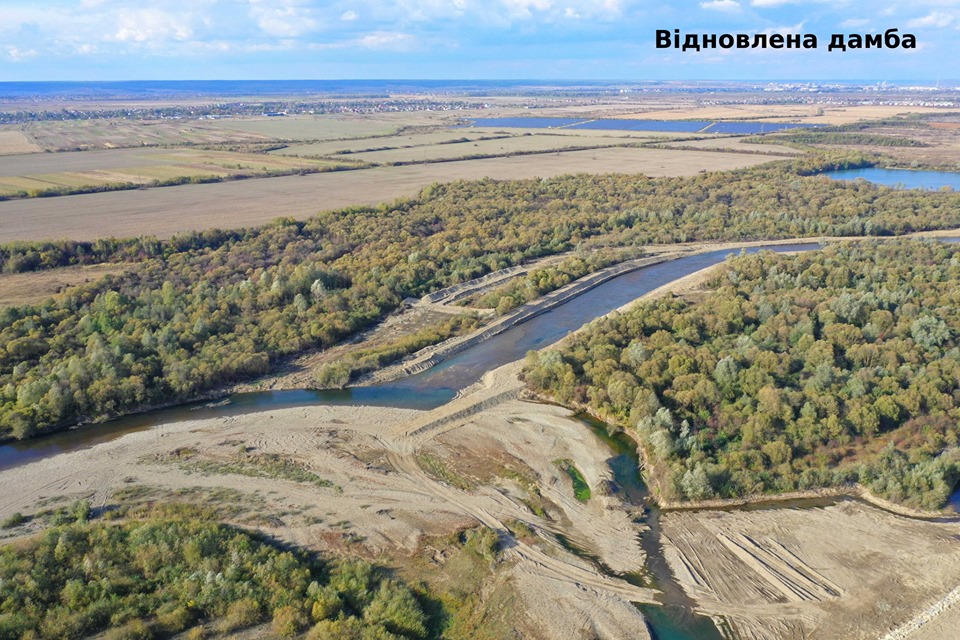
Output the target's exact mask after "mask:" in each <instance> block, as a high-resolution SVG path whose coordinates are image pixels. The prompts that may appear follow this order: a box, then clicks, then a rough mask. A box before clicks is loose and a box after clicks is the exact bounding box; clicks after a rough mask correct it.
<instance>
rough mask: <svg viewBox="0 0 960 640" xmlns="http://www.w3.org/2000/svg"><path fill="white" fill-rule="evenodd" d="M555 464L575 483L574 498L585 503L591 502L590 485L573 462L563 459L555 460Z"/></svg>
mask: <svg viewBox="0 0 960 640" xmlns="http://www.w3.org/2000/svg"><path fill="white" fill-rule="evenodd" d="M554 464H556V465H557V466H558V467H560V469H561V470H563V471H564V472H565V473H566V474H567V475H568V476H570V480H571V482H572V483H573V497H574V498H576V499H577V500H578V501H580V502H584V503H585V502H587V501H588V500H590V495H591V494H590V485H589V484H587V481H586V480H585V479H584V477H583V474H582V473H580V470H579V469H577V467H576V466H574V464H573V461H571V460H568V459H566V458H563V459H560V460H554Z"/></svg>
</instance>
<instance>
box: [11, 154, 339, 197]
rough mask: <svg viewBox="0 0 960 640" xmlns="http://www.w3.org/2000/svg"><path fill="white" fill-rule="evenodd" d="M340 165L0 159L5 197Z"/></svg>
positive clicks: (221, 159) (185, 158)
mask: <svg viewBox="0 0 960 640" xmlns="http://www.w3.org/2000/svg"><path fill="white" fill-rule="evenodd" d="M336 164H337V163H335V162H330V161H325V160H316V159H311V158H302V159H301V158H290V157H283V156H271V155H266V154H259V153H235V152H230V151H205V150H200V149H117V150H115V151H93V152H76V153H55V154H36V155H31V156H26V157H23V158H20V157H15V156H9V157H7V158H5V159H0V195H5V196H11V195H16V194H18V193H23V192H26V193H28V194H29V193H30V192H32V191H34V190H42V189H50V188H79V187H96V186H100V185H110V184H122V183H133V184H148V183H150V182H151V181H152V180H161V181H162V180H171V179H175V178H193V177H200V176H214V177H226V176H230V175H234V174H238V173H246V174H249V173H254V174H266V173H269V172H271V171H293V170H297V169H299V168H304V169H310V168H317V167H331V166H335V165H336ZM57 169H61V170H60V171H57ZM20 170H23V171H22V173H21V172H20Z"/></svg>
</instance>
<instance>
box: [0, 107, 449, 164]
mask: <svg viewBox="0 0 960 640" xmlns="http://www.w3.org/2000/svg"><path fill="white" fill-rule="evenodd" d="M454 119H455V118H454V117H452V116H444V117H441V116H440V115H438V114H423V115H420V114H377V115H373V116H359V115H324V116H289V117H274V118H271V117H251V118H223V119H189V120H187V119H183V120H180V119H168V120H134V119H131V120H127V119H119V118H114V119H102V120H100V119H98V120H66V121H59V120H50V121H43V122H27V123H24V124H18V125H3V126H0V154H2V153H25V152H29V151H41V150H42V151H76V150H86V149H114V148H118V147H141V146H156V145H174V144H184V143H186V144H222V143H227V142H231V143H256V142H269V141H273V140H319V139H327V140H331V139H332V140H337V139H344V138H356V137H364V136H378V135H387V134H391V133H394V132H396V131H398V130H399V129H401V128H402V127H407V126H432V125H436V124H443V123H446V122H451V121H453V120H454ZM4 134H6V135H4ZM11 134H16V135H11ZM24 145H28V146H24ZM31 145H32V146H31Z"/></svg>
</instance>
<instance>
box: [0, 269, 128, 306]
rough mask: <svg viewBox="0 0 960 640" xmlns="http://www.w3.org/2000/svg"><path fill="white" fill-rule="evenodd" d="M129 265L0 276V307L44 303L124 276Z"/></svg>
mask: <svg viewBox="0 0 960 640" xmlns="http://www.w3.org/2000/svg"><path fill="white" fill-rule="evenodd" d="M130 268H131V267H130V265H119V264H100V265H93V266H84V267H66V268H64V269H51V270H49V271H39V272H37V273H16V274H3V275H0V307H10V306H15V305H23V304H35V303H39V302H43V301H44V300H46V299H47V298H49V297H50V296H52V295H54V294H55V293H58V292H60V291H62V290H63V289H66V288H67V287H72V286H74V285H77V284H83V283H84V282H94V281H96V280H99V279H100V278H101V277H103V276H105V275H107V274H110V273H123V272H124V271H126V270H128V269H130Z"/></svg>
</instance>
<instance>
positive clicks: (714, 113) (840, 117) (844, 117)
mask: <svg viewBox="0 0 960 640" xmlns="http://www.w3.org/2000/svg"><path fill="white" fill-rule="evenodd" d="M945 111H948V109H940V108H937V107H898V106H882V105H881V106H872V105H871V106H851V107H840V106H820V105H743V106H723V107H720V106H717V107H695V106H686V107H678V108H674V109H663V110H653V111H638V112H635V113H626V114H619V115H616V116H610V117H617V118H637V119H642V120H731V119H757V120H760V119H762V120H768V121H773V122H805V123H810V124H847V123H850V122H859V121H861V120H879V119H882V118H892V117H893V116H898V115H903V114H906V113H943V112H945Z"/></svg>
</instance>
